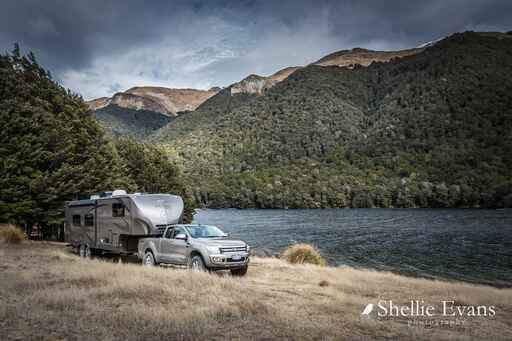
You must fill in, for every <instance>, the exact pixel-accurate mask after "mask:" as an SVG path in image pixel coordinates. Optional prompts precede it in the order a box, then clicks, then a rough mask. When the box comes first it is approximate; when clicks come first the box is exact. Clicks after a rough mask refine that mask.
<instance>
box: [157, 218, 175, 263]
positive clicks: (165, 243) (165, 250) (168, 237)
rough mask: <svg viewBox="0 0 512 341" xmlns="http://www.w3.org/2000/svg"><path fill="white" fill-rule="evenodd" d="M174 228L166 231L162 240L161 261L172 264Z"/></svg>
mask: <svg viewBox="0 0 512 341" xmlns="http://www.w3.org/2000/svg"><path fill="white" fill-rule="evenodd" d="M173 232H174V228H172V227H169V228H167V229H166V230H165V232H164V235H163V236H162V238H161V240H160V250H159V252H160V255H159V256H160V261H161V262H164V263H165V262H170V263H172V252H173V251H172V235H173Z"/></svg>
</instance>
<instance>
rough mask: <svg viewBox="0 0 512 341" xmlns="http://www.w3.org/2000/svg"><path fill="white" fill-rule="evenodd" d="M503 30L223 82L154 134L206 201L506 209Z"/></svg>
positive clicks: (511, 103) (508, 100) (508, 53)
mask: <svg viewBox="0 0 512 341" xmlns="http://www.w3.org/2000/svg"><path fill="white" fill-rule="evenodd" d="M511 37H512V36H511V35H509V34H495V35H488V34H485V35H484V34H479V33H474V32H467V33H463V34H455V35H453V36H450V37H448V38H446V39H443V40H441V41H439V42H437V43H436V44H434V45H433V46H431V47H428V48H424V49H416V50H408V52H403V51H402V52H403V53H402V52H400V53H402V55H400V53H398V55H400V57H401V58H393V57H392V56H391V55H390V54H379V53H377V55H378V56H379V57H378V58H381V60H383V61H377V62H373V63H371V64H368V58H369V57H368V55H373V57H375V56H376V54H372V51H370V52H369V51H366V50H360V49H358V50H355V51H354V50H351V51H352V52H351V54H347V53H345V52H340V53H337V54H333V55H331V57H329V58H322V59H321V60H319V61H318V62H317V63H320V64H322V63H324V64H325V63H328V64H329V65H327V66H320V65H309V66H307V67H304V68H301V69H297V70H294V72H292V73H291V74H290V75H289V76H288V77H287V78H284V80H282V81H281V82H278V83H276V84H274V86H272V87H270V88H269V89H267V90H265V91H261V92H260V91H253V90H254V89H260V87H259V86H258V87H250V86H245V90H250V91H245V92H243V91H240V92H236V93H235V94H232V92H231V89H232V88H233V86H232V87H228V88H226V89H223V90H222V91H220V92H219V93H218V94H217V95H215V96H213V97H211V98H210V99H208V100H207V101H205V102H204V103H203V104H202V105H201V106H199V107H198V109H197V110H196V111H194V112H192V113H189V114H187V115H185V116H182V117H178V118H177V119H175V120H174V121H173V122H171V123H169V124H168V125H167V126H165V127H164V128H162V129H160V130H159V132H158V133H157V134H155V135H154V137H153V138H154V139H155V140H156V141H159V142H162V143H164V144H167V145H168V146H169V147H168V149H169V151H170V152H172V153H175V154H176V156H177V157H178V158H179V160H181V162H183V164H184V167H185V169H186V172H187V176H188V179H189V180H188V181H189V183H190V184H191V186H193V192H194V195H195V198H196V200H197V202H198V203H200V204H203V205H207V206H213V207H223V206H232V207H347V206H348V207H372V206H379V207H418V206H419V207H453V206H464V207H465V206H498V207H501V206H509V205H512V173H510V168H511V167H512V153H511V152H510V151H511V150H512V133H511V132H512V111H511V110H512V109H511V108H512V96H511V95H510V94H511V93H512V78H511V77H510V75H511V74H512V39H510V38H511ZM347 55H350V56H351V57H350V58H348V57H347ZM395 56H397V54H395ZM354 61H358V63H357V64H362V65H365V64H366V65H368V66H367V67H362V66H357V65H353V64H354ZM331 64H332V65H336V66H331ZM337 65H342V66H344V67H338V66H337ZM253 78H254V79H250V81H254V82H255V83H258V82H259V83H258V84H260V83H261V81H262V80H261V78H256V77H253ZM263 83H264V81H263Z"/></svg>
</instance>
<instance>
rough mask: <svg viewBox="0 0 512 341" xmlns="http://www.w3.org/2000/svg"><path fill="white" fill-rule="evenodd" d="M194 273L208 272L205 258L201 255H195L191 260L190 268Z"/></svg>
mask: <svg viewBox="0 0 512 341" xmlns="http://www.w3.org/2000/svg"><path fill="white" fill-rule="evenodd" d="M188 267H189V268H190V269H191V270H192V271H206V266H205V265H204V261H203V258H202V257H201V256H200V255H197V254H196V255H193V256H192V258H191V259H190V262H189V266H188Z"/></svg>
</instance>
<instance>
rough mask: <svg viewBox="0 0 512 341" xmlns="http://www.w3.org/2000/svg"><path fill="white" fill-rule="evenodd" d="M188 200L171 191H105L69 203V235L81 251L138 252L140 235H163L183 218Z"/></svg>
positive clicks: (82, 253) (82, 254)
mask: <svg viewBox="0 0 512 341" xmlns="http://www.w3.org/2000/svg"><path fill="white" fill-rule="evenodd" d="M183 211H184V204H183V200H182V198H181V197H179V196H176V195H171V194H140V193H135V194H127V193H126V191H124V190H116V191H113V192H104V193H102V194H101V195H93V196H91V197H90V199H87V200H75V201H70V202H67V203H66V207H65V225H64V231H65V238H66V241H67V242H68V243H70V244H71V245H73V246H74V247H76V248H77V250H78V251H79V253H80V255H81V256H83V257H89V256H91V254H93V253H96V252H98V253H99V252H109V253H118V254H133V253H137V244H138V241H139V239H140V238H142V237H148V236H159V235H161V234H162V233H163V231H164V230H165V229H166V227H167V226H169V225H173V224H178V223H181V222H182V218H183Z"/></svg>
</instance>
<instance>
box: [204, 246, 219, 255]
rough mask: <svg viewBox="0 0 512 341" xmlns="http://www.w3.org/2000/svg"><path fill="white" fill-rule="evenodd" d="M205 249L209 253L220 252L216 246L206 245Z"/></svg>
mask: <svg viewBox="0 0 512 341" xmlns="http://www.w3.org/2000/svg"><path fill="white" fill-rule="evenodd" d="M206 250H208V252H209V253H214V254H216V253H220V251H219V248H218V247H216V246H207V247H206Z"/></svg>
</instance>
